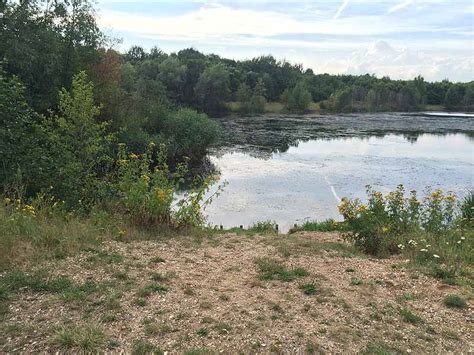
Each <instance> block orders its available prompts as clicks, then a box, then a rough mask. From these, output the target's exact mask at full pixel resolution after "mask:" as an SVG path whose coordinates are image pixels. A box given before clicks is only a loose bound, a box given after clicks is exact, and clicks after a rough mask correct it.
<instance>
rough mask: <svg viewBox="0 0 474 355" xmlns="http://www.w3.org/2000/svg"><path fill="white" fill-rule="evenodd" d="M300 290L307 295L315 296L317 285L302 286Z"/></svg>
mask: <svg viewBox="0 0 474 355" xmlns="http://www.w3.org/2000/svg"><path fill="white" fill-rule="evenodd" d="M300 289H301V290H302V291H303V293H304V294H305V295H314V294H315V293H316V290H317V289H316V285H315V284H313V283H309V284H303V285H301V286H300Z"/></svg>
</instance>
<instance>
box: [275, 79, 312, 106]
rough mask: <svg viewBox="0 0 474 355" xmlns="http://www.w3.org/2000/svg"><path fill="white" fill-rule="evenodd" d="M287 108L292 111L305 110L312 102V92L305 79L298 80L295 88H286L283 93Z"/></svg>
mask: <svg viewBox="0 0 474 355" xmlns="http://www.w3.org/2000/svg"><path fill="white" fill-rule="evenodd" d="M282 98H283V101H284V102H285V104H286V109H287V110H289V111H292V112H304V111H305V110H307V109H308V107H309V104H310V102H311V93H310V92H309V91H308V89H307V88H306V84H305V83H304V82H303V81H300V82H298V83H297V84H296V85H295V87H294V88H292V89H286V90H285V92H284V93H283V96H282Z"/></svg>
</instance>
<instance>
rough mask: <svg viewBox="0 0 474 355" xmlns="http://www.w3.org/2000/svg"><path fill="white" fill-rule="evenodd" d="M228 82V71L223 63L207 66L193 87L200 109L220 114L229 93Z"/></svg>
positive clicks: (223, 109)
mask: <svg viewBox="0 0 474 355" xmlns="http://www.w3.org/2000/svg"><path fill="white" fill-rule="evenodd" d="M229 84H230V81H229V72H228V70H227V68H226V67H225V66H224V65H223V64H215V65H211V66H210V67H209V68H207V69H206V70H205V71H204V73H202V75H201V76H200V77H199V80H198V82H197V84H196V87H195V88H194V92H195V93H196V98H197V100H198V103H199V107H200V109H201V110H203V111H204V112H206V113H209V114H222V113H223V112H224V111H225V100H227V99H228V97H229V94H230V90H229Z"/></svg>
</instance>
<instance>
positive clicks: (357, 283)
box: [351, 277, 364, 286]
mask: <svg viewBox="0 0 474 355" xmlns="http://www.w3.org/2000/svg"><path fill="white" fill-rule="evenodd" d="M363 283H364V281H363V280H361V279H359V278H357V277H353V278H352V279H351V285H352V286H360V285H362V284H363Z"/></svg>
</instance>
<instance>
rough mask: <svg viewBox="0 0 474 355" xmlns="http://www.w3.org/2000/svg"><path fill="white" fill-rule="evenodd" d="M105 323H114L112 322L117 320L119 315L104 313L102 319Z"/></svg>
mask: <svg viewBox="0 0 474 355" xmlns="http://www.w3.org/2000/svg"><path fill="white" fill-rule="evenodd" d="M100 320H101V321H102V322H103V323H112V322H115V321H116V320H117V316H116V315H115V314H113V313H107V314H104V315H103V316H102V317H101V319H100Z"/></svg>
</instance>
